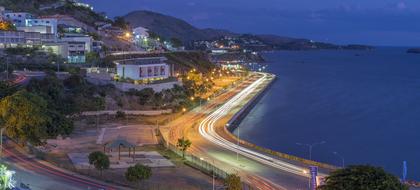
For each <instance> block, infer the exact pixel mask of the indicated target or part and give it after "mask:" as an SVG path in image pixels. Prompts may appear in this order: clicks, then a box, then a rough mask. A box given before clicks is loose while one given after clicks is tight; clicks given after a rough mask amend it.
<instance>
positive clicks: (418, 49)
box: [407, 48, 420, 53]
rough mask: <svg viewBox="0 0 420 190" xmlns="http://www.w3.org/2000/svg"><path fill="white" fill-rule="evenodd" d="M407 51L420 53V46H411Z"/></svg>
mask: <svg viewBox="0 0 420 190" xmlns="http://www.w3.org/2000/svg"><path fill="white" fill-rule="evenodd" d="M407 53H420V48H410V49H408V50H407Z"/></svg>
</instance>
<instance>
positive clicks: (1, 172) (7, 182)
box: [0, 165, 16, 190]
mask: <svg viewBox="0 0 420 190" xmlns="http://www.w3.org/2000/svg"><path fill="white" fill-rule="evenodd" d="M14 175H15V172H14V171H10V170H8V169H7V167H6V166H5V165H0V189H2V190H3V189H13V187H15V184H16V181H15V179H14Z"/></svg>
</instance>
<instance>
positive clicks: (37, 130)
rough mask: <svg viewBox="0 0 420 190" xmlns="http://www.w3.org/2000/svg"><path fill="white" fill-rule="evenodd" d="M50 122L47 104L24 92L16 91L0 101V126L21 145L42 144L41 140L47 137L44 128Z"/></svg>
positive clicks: (38, 97)
mask: <svg viewBox="0 0 420 190" xmlns="http://www.w3.org/2000/svg"><path fill="white" fill-rule="evenodd" d="M51 120H52V118H51V117H50V116H49V115H48V111H47V102H46V101H45V100H43V99H42V98H41V97H40V96H38V95H35V94H33V93H29V92H27V91H26V90H21V91H18V92H16V93H15V94H13V95H11V96H7V97H6V98H3V99H2V100H1V101H0V125H1V126H2V127H6V133H7V135H8V136H10V137H11V138H14V139H16V140H18V142H21V143H22V144H23V143H24V142H29V143H31V144H32V145H41V144H43V139H45V138H46V137H47V136H48V134H47V129H46V126H47V125H49V124H50V123H51Z"/></svg>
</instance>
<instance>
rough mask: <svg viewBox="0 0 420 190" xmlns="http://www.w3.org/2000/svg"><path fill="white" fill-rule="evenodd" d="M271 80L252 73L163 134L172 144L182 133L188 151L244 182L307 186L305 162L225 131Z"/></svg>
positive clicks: (277, 186) (279, 186)
mask: <svg viewBox="0 0 420 190" xmlns="http://www.w3.org/2000/svg"><path fill="white" fill-rule="evenodd" d="M273 80H274V76H273V75H270V74H266V73H256V74H254V75H253V76H252V77H250V78H249V79H248V80H246V81H244V82H243V83H241V84H239V85H238V86H236V87H234V88H232V89H230V90H228V91H227V92H226V93H224V94H222V95H220V96H218V97H217V98H215V99H214V100H212V101H210V102H209V103H207V104H206V105H203V106H202V107H199V108H196V109H195V110H192V111H191V112H189V113H186V114H185V115H184V116H182V117H180V118H178V119H177V120H175V121H173V122H172V123H170V124H169V125H168V126H166V127H162V128H161V131H162V134H163V136H164V138H166V139H168V141H169V142H170V143H172V144H176V140H177V139H178V138H181V137H185V138H188V139H190V140H191V141H192V147H191V148H190V149H189V152H188V153H190V154H192V155H194V156H195V157H199V158H200V159H202V160H205V161H206V162H208V163H212V164H213V165H215V166H216V167H217V168H219V169H221V170H223V171H225V172H227V173H237V174H239V175H240V176H241V178H242V180H243V181H244V182H246V183H247V184H250V185H251V186H253V187H257V188H258V189H307V188H308V179H309V178H308V172H307V167H308V165H307V164H304V163H301V162H297V161H291V160H286V159H282V158H279V157H276V156H273V155H270V154H266V153H262V152H259V151H256V150H254V149H252V148H249V147H246V146H243V145H242V143H238V142H237V141H235V139H234V138H229V134H226V133H228V132H227V130H225V126H226V124H227V123H228V122H229V121H230V120H231V118H232V117H234V116H235V113H238V112H239V111H241V110H242V109H243V108H244V106H248V105H249V102H250V101H252V100H255V97H256V96H257V95H259V94H260V93H261V92H262V91H263V90H264V89H265V88H266V87H267V86H269V84H270V83H271V82H272V81H273ZM229 123H230V122H229ZM230 135H231V134H230Z"/></svg>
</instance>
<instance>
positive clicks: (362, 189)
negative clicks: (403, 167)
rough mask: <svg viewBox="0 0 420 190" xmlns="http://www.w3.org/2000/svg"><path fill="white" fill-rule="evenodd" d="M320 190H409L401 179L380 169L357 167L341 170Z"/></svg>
mask: <svg viewBox="0 0 420 190" xmlns="http://www.w3.org/2000/svg"><path fill="white" fill-rule="evenodd" d="M319 189H320V190H336V189H340V190H368V189H369V190H381V189H390V190H391V189H392V190H408V187H407V186H405V185H403V184H402V183H401V182H400V181H399V179H398V178H397V177H395V176H393V175H391V174H388V173H386V172H385V171H384V169H382V168H379V167H372V166H365V165H357V166H349V167H347V168H344V169H339V170H336V171H334V172H332V173H331V175H329V176H328V177H326V179H325V185H322V186H320V187H319Z"/></svg>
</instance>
